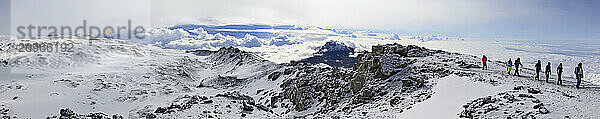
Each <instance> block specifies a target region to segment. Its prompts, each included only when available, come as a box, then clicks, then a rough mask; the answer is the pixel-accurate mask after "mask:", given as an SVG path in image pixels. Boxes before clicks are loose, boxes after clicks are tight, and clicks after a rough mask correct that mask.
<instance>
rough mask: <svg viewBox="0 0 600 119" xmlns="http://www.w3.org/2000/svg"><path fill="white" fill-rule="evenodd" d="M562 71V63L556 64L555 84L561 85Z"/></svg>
mask: <svg viewBox="0 0 600 119" xmlns="http://www.w3.org/2000/svg"><path fill="white" fill-rule="evenodd" d="M562 72H563V67H562V63H560V64H558V67H557V68H556V73H558V79H557V80H556V85H562V78H561V75H562Z"/></svg>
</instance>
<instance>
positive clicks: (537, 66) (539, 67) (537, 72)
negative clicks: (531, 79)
mask: <svg viewBox="0 0 600 119" xmlns="http://www.w3.org/2000/svg"><path fill="white" fill-rule="evenodd" d="M540 70H542V61H540V60H538V62H537V64H535V80H540Z"/></svg>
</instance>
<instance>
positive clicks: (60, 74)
mask: <svg viewBox="0 0 600 119" xmlns="http://www.w3.org/2000/svg"><path fill="white" fill-rule="evenodd" d="M239 27H240V26H194V25H188V26H177V27H171V28H162V29H157V30H155V31H151V32H150V33H149V35H151V37H152V40H150V41H144V42H133V41H124V40H118V39H101V40H94V41H92V43H90V41H89V40H88V39H49V38H43V39H37V40H35V39H34V40H29V39H12V40H10V41H1V43H2V44H9V43H20V42H38V41H45V42H49V41H51V42H55V41H56V42H70V43H71V42H72V43H74V44H75V47H74V49H73V52H50V53H48V52H17V51H13V50H4V49H3V50H2V52H1V54H0V59H2V60H4V61H6V62H7V63H6V65H3V64H0V68H2V69H3V70H2V71H3V72H2V73H0V75H1V77H0V117H2V118H321V117H322V118H507V117H511V118H576V119H578V118H595V117H600V113H598V112H599V111H600V92H599V91H600V85H598V81H600V79H598V77H599V75H597V74H600V73H599V72H600V71H597V70H596V69H600V67H597V66H598V65H596V64H600V62H599V61H598V60H597V56H589V55H581V53H579V55H561V54H545V53H539V52H530V51H533V50H537V49H536V48H530V47H529V46H524V45H522V44H521V45H508V46H507V45H505V44H510V43H514V42H509V41H489V40H469V39H463V38H448V37H442V36H440V35H430V36H399V35H397V34H382V33H373V32H358V31H357V32H349V31H340V30H333V29H324V28H319V27H299V26H261V25H256V26H251V27H250V28H246V27H248V26H246V27H243V29H239ZM236 28H238V29H236ZM240 32H241V33H240ZM223 34H225V35H223ZM153 35H154V36H153ZM482 45H485V46H482ZM514 47H519V48H521V49H524V50H520V51H514V50H511V48H513V49H514ZM538 49H539V48H538ZM542 49H543V48H542ZM340 52H343V54H344V55H339V53H340ZM592 52H594V51H592ZM583 53H587V52H583ZM336 54H338V55H336ZM346 54H347V55H346ZM483 54H485V55H487V56H488V59H490V61H489V62H488V67H489V70H481V63H480V61H481V57H480V55H483ZM507 54H510V55H507ZM515 57H521V58H522V59H523V64H524V65H525V66H524V68H523V69H522V71H521V76H514V75H509V74H508V73H507V72H506V71H505V70H506V67H505V65H504V64H505V61H506V60H508V58H513V60H514V58H515ZM590 57H591V58H596V59H590ZM303 59H310V60H303ZM534 59H541V60H543V62H546V61H552V64H553V66H552V67H553V68H555V67H556V65H558V63H555V62H559V61H560V62H563V63H564V64H563V65H564V66H565V71H564V73H563V80H564V81H563V84H564V85H556V82H555V76H556V75H555V74H553V75H552V77H551V78H550V82H545V81H542V80H539V81H536V80H534V78H533V76H534V73H535V72H534V70H533V69H532V68H531V67H533V64H534V63H533V62H534V61H535V60H534ZM347 60H354V61H353V62H348V61H347ZM576 62H584V67H585V71H586V77H585V79H584V82H583V88H580V89H576V88H575V86H574V85H575V79H574V78H573V77H572V70H573V69H572V67H571V66H573V65H574V64H576ZM348 63H351V64H348ZM340 64H342V65H340ZM7 71H8V72H7ZM553 73H554V70H553ZM544 78H545V77H544V76H542V79H544Z"/></svg>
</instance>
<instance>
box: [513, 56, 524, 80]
mask: <svg viewBox="0 0 600 119" xmlns="http://www.w3.org/2000/svg"><path fill="white" fill-rule="evenodd" d="M514 65H515V76H521V74H519V65H521V66H523V64H521V58H517V60H515V64H514Z"/></svg>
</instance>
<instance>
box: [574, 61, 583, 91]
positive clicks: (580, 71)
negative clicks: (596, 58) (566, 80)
mask: <svg viewBox="0 0 600 119" xmlns="http://www.w3.org/2000/svg"><path fill="white" fill-rule="evenodd" d="M581 65H582V64H581V63H579V64H577V67H575V79H577V85H576V86H575V87H577V88H579V85H581V78H583V66H581Z"/></svg>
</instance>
